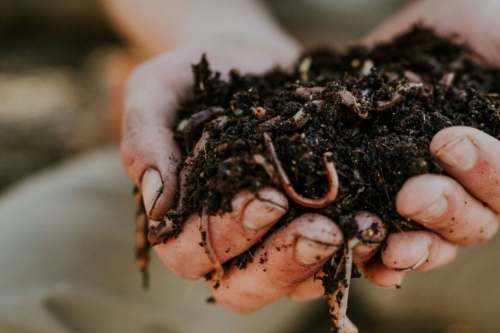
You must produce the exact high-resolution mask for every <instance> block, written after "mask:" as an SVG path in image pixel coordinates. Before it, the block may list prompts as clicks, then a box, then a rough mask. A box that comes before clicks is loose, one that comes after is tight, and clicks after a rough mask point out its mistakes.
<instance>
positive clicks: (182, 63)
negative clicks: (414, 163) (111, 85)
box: [122, 38, 386, 312]
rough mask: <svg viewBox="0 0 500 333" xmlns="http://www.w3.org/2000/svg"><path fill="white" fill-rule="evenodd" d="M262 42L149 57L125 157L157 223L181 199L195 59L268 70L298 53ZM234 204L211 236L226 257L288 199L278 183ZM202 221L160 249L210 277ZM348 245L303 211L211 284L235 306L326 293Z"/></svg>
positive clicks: (173, 263)
mask: <svg viewBox="0 0 500 333" xmlns="http://www.w3.org/2000/svg"><path fill="white" fill-rule="evenodd" d="M264 46H266V45H259V44H256V43H253V42H252V41H243V40H241V39H240V40H234V39H227V38H220V39H215V40H211V41H206V43H204V44H196V45H187V46H184V47H181V48H179V49H177V50H175V51H172V52H168V53H166V54H165V55H163V56H161V57H159V58H156V59H153V60H151V61H149V62H148V63H145V64H144V65H142V66H141V67H140V68H139V69H137V70H136V72H135V73H134V74H133V75H132V77H131V78H130V79H129V82H128V85H127V90H126V94H125V97H126V98H125V112H124V126H123V139H122V158H123V163H124V166H125V168H126V171H127V173H128V174H129V175H130V177H131V178H132V179H133V180H134V182H135V183H136V184H137V185H138V186H139V188H140V190H141V193H142V194H143V199H144V205H145V207H146V210H147V212H148V215H149V218H150V219H151V225H153V226H154V225H157V224H158V223H159V222H158V221H161V220H162V219H163V217H164V215H165V213H166V212H167V211H168V210H169V209H170V208H172V207H173V206H174V196H175V193H176V187H177V178H176V170H177V165H178V163H179V162H180V152H179V149H178V148H177V146H176V144H175V142H174V140H173V133H172V131H171V130H170V128H171V127H172V126H173V123H174V121H175V120H174V119H175V112H176V109H177V105H178V103H179V101H181V100H182V99H183V98H185V97H187V95H188V92H189V91H190V89H191V86H192V84H193V81H192V74H191V72H190V70H189V69H190V65H191V64H192V63H196V62H197V61H199V57H200V55H201V54H202V53H203V52H206V53H207V56H208V59H209V60H210V62H211V66H212V67H213V68H215V69H217V70H219V71H221V72H222V73H225V72H227V71H228V69H229V68H231V67H237V68H239V69H240V70H241V71H246V72H248V71H250V72H260V71H265V70H267V69H269V68H271V67H273V66H274V65H275V64H276V63H280V64H282V65H283V66H285V65H288V64H290V63H291V62H292V61H294V60H295V59H296V56H297V54H296V51H297V50H295V51H294V52H293V54H289V55H288V57H287V58H279V57H277V56H276V54H277V53H273V52H269V51H268V52H264V51H263V50H272V48H269V47H267V48H266V47H264ZM267 46H268V45H267ZM232 207H233V211H232V212H231V213H227V214H224V215H222V216H220V215H218V216H212V217H210V224H209V236H210V240H211V243H212V247H213V251H214V254H215V256H216V257H217V259H218V260H219V261H220V262H221V263H224V262H227V261H230V260H232V259H233V258H234V257H235V256H237V255H239V254H241V253H243V252H245V251H246V250H247V249H249V248H250V247H251V246H252V245H254V244H255V243H256V242H257V241H258V240H259V239H260V238H262V237H263V236H264V235H265V234H266V233H267V232H268V231H269V230H270V229H271V227H272V226H273V225H274V224H275V223H276V222H277V221H278V220H279V219H280V218H281V217H282V216H283V215H284V214H285V212H286V210H287V208H288V200H287V198H286V197H285V196H284V195H283V194H282V193H281V192H279V191H277V190H276V189H273V188H263V189H261V191H260V192H259V193H258V196H257V197H256V196H255V195H254V194H252V193H251V192H250V191H242V192H241V193H239V194H238V195H236V197H235V198H234V199H233V201H232ZM357 221H358V224H359V229H360V230H364V229H368V228H370V227H371V226H372V223H373V222H374V221H380V220H379V219H378V218H377V217H375V216H373V215H371V214H368V213H360V214H358V216H357ZM200 224H201V221H200V217H199V216H198V214H193V215H192V216H190V217H188V218H187V219H186V221H185V222H184V224H183V227H182V232H181V234H180V235H179V237H178V238H176V239H170V240H169V241H167V242H166V243H165V244H160V245H158V246H155V247H154V248H155V251H156V252H157V254H158V256H159V258H160V259H161V260H162V261H163V262H164V263H165V265H166V266H167V267H169V268H170V269H171V270H172V271H173V272H174V273H176V274H177V275H180V276H182V277H184V278H187V279H197V278H200V277H203V276H205V275H206V274H208V273H209V272H211V271H212V270H213V266H212V263H211V262H210V260H209V258H208V256H207V254H206V253H205V250H204V248H203V247H200V245H199V243H200V241H201V234H200ZM378 236H379V237H380V239H379V241H380V242H379V243H378V244H372V245H364V244H358V245H357V246H356V247H355V248H354V262H355V264H357V265H358V266H362V265H363V264H364V263H365V262H367V261H368V260H369V259H370V258H371V256H372V255H373V254H375V253H376V252H377V251H378V250H379V248H380V245H381V243H382V241H383V239H384V238H385V236H386V233H384V232H381V233H379V234H378ZM342 244H343V236H342V232H341V230H340V229H339V227H338V226H337V225H336V224H335V223H334V222H333V221H331V220H330V219H328V218H326V217H324V216H321V215H317V214H307V215H303V216H300V217H298V218H296V219H295V220H293V221H292V222H291V223H290V224H288V225H287V226H286V227H283V228H281V229H279V230H278V231H277V232H275V233H273V234H272V235H270V236H269V237H268V238H267V239H266V241H265V242H264V243H263V246H262V247H261V248H259V249H258V250H257V251H256V253H255V254H254V261H253V262H252V263H249V264H248V266H247V268H246V269H245V270H239V269H238V267H235V266H232V267H231V268H230V269H228V270H227V271H226V272H225V274H224V278H223V279H222V280H221V282H220V287H219V288H217V289H215V288H213V282H209V287H210V288H212V291H213V293H214V296H215V298H216V300H217V302H218V303H219V304H222V305H223V306H226V307H228V308H230V309H232V310H234V311H237V312H251V311H255V310H257V309H259V308H260V307H262V306H264V305H266V304H268V303H270V302H272V301H274V300H275V299H278V298H280V297H282V296H285V295H288V296H289V297H291V298H292V299H294V300H309V299H313V298H318V297H321V296H322V295H323V293H324V290H323V287H322V285H321V282H320V281H315V280H314V278H313V275H314V274H315V273H317V272H318V271H319V270H320V269H321V267H322V265H323V264H324V263H325V262H326V261H327V260H328V259H329V258H330V257H331V256H332V255H333V254H334V253H335V252H336V251H337V249H338V248H339V247H340V246H341V245H342ZM261 258H262V260H260V259H261Z"/></svg>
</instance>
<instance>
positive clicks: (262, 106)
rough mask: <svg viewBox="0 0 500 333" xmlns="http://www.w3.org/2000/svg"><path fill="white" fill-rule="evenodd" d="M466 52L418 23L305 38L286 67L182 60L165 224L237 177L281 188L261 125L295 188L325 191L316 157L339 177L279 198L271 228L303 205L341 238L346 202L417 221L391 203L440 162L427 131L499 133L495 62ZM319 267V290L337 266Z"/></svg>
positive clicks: (402, 222) (210, 207)
mask: <svg viewBox="0 0 500 333" xmlns="http://www.w3.org/2000/svg"><path fill="white" fill-rule="evenodd" d="M473 58H474V55H473V54H472V53H471V52H470V51H469V50H468V48H467V47H465V46H463V45H461V44H460V43H459V42H458V38H456V39H444V38H441V37H438V36H436V35H435V34H434V33H433V32H432V31H431V30H429V29H426V28H422V27H415V28H413V30H412V31H410V32H409V33H407V34H405V35H402V36H400V37H398V38H397V39H395V40H394V41H393V42H391V43H390V44H381V45H377V46H375V47H374V48H373V49H371V50H368V49H366V48H363V47H360V46H355V47H352V48H350V49H349V50H348V51H347V52H345V53H338V52H335V51H332V50H329V49H316V50H314V51H311V52H308V53H306V54H304V55H303V56H302V57H301V59H299V61H298V62H297V65H296V67H295V69H294V71H293V72H286V71H282V70H280V69H275V70H273V71H271V72H269V73H267V74H264V75H261V76H255V75H242V74H241V73H239V72H238V71H237V70H233V71H232V72H230V73H229V77H228V80H222V79H221V77H220V75H219V74H218V73H214V72H212V71H211V70H210V68H209V64H208V62H207V60H206V59H205V58H203V59H202V61H201V62H200V63H199V64H197V65H195V66H193V70H194V75H195V80H196V84H195V87H194V97H193V98H192V99H191V100H188V101H186V102H185V103H184V105H183V106H182V108H181V110H180V116H179V119H180V122H179V126H178V128H177V134H178V140H179V143H180V144H181V145H182V147H185V149H184V154H185V161H189V165H186V163H184V164H181V166H180V168H182V167H184V168H186V167H187V168H189V173H186V175H185V177H184V180H181V185H180V191H181V193H182V194H181V201H182V202H180V203H179V205H178V209H177V210H176V211H175V212H171V213H169V217H171V219H172V220H173V221H174V226H173V228H174V230H179V226H178V225H175V223H182V220H183V219H184V218H186V217H187V216H188V215H190V214H192V213H201V211H202V208H203V207H204V209H205V210H206V212H207V213H208V214H210V215H214V214H216V213H218V212H221V211H223V212H225V211H230V210H231V199H232V198H233V197H234V196H235V194H236V193H238V192H239V191H241V190H242V189H250V190H252V191H254V192H255V193H257V191H258V190H259V189H260V188H262V187H264V186H274V187H277V188H278V189H280V190H282V191H284V190H285V189H284V188H283V186H282V185H281V182H277V176H276V175H273V172H276V168H275V165H276V164H275V160H274V159H273V156H272V154H271V152H270V150H269V145H267V146H266V137H267V141H269V139H270V140H271V142H272V144H273V146H274V149H275V154H276V158H277V159H278V160H279V162H280V164H281V166H282V168H283V171H284V172H285V174H286V175H287V176H288V179H289V182H290V185H291V186H292V187H293V189H294V190H295V191H296V192H297V194H298V195H300V196H302V197H304V198H310V199H316V198H321V197H323V196H324V195H325V193H327V192H328V191H329V181H328V180H327V169H326V168H325V165H326V162H333V164H334V166H335V170H336V172H337V175H338V182H339V186H338V194H337V197H336V199H335V200H334V201H333V202H327V203H326V204H325V205H324V206H322V207H321V208H317V207H316V208H311V207H306V206H304V205H301V204H298V203H296V202H295V201H293V200H289V201H290V208H289V210H288V212H287V213H286V214H285V216H283V218H282V219H281V220H280V221H279V223H277V224H276V226H275V227H274V228H280V227H282V226H283V225H286V224H287V223H289V222H290V221H291V220H292V219H294V218H295V217H297V216H299V215H301V214H305V213H311V212H314V213H319V214H323V215H325V216H327V217H329V218H331V219H332V220H334V221H336V223H338V225H339V226H340V227H341V229H342V230H343V232H344V235H345V239H346V240H347V239H349V238H352V237H354V236H356V235H355V234H356V232H357V229H356V224H355V222H354V215H355V213H356V212H358V211H368V212H371V213H374V214H376V215H378V216H379V217H380V218H381V219H382V220H383V221H384V222H385V223H386V224H387V226H388V228H389V232H400V231H408V230H418V229H421V228H422V227H421V226H420V225H418V224H416V223H415V222H413V221H411V220H408V219H404V218H402V217H400V216H399V215H398V214H397V212H396V210H395V204H394V203H395V198H396V194H397V192H398V190H399V189H400V188H401V186H402V185H403V183H404V182H405V181H406V180H407V179H408V178H409V177H412V176H415V175H419V174H424V173H437V174H439V173H442V172H443V169H442V167H441V166H440V165H439V164H438V163H437V161H436V160H435V158H434V157H433V156H431V155H430V153H429V144H430V141H431V139H432V137H433V136H434V135H435V134H436V133H437V132H438V131H439V130H441V129H443V128H445V127H450V126H456V125H464V126H471V127H475V128H478V129H480V130H482V131H484V132H485V133H487V134H490V135H492V136H493V137H495V138H498V137H499V134H500V112H499V106H500V101H499V96H498V92H500V72H499V71H498V70H495V69H488V68H484V67H481V66H480V65H478V64H477V63H476V62H474V60H473ZM202 133H204V134H203V136H204V138H203V143H202V145H201V146H200V145H198V149H197V152H196V154H195V156H193V148H192V147H194V146H195V145H196V144H197V142H198V141H199V140H200V138H201V137H202ZM195 149H196V148H195ZM325 153H328V157H327V158H325V160H324V154H325ZM179 172H180V169H179ZM175 235H176V232H175V231H174V232H173V233H170V234H169V235H168V237H171V236H175ZM168 237H164V238H163V239H161V241H166V239H167V238H168ZM262 241H263V240H261V241H260V242H259V243H258V244H256V245H255V246H254V247H253V248H252V249H250V250H249V251H248V252H247V253H244V254H242V255H240V256H239V257H238V258H237V260H235V261H233V262H232V263H231V264H234V263H236V264H237V265H238V266H239V267H241V268H244V267H245V263H246V262H248V261H251V260H259V258H252V256H251V255H249V254H251V252H252V251H253V249H255V248H257V247H258V246H260V245H261V244H262ZM342 253H344V251H339V252H338V253H337V256H341V255H342ZM339 260H340V259H339ZM354 270H355V268H354ZM324 271H325V276H324V277H323V278H322V279H323V284H324V286H325V292H326V294H329V295H330V294H332V293H333V292H334V291H335V290H336V289H337V287H338V285H339V281H342V280H343V278H344V276H343V275H344V273H342V272H341V273H340V274H337V276H334V275H335V272H336V271H337V269H336V267H335V261H334V260H333V261H332V263H331V264H330V263H329V264H327V265H325V267H324ZM354 273H355V275H358V274H357V272H354Z"/></svg>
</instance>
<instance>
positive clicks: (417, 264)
mask: <svg viewBox="0 0 500 333" xmlns="http://www.w3.org/2000/svg"><path fill="white" fill-rule="evenodd" d="M427 259H429V250H426V251H425V253H424V255H423V256H422V258H420V260H419V261H417V262H416V263H415V264H414V265H413V266H411V267H408V268H403V269H396V270H397V271H399V272H409V271H413V270H415V269H417V268H419V267H421V266H422V265H423V264H425V262H426V261H427Z"/></svg>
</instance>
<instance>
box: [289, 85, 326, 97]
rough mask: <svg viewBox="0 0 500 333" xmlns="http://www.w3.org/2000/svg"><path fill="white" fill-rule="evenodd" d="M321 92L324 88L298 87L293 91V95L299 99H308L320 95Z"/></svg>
mask: <svg viewBox="0 0 500 333" xmlns="http://www.w3.org/2000/svg"><path fill="white" fill-rule="evenodd" d="M323 90H325V87H309V88H306V87H299V88H297V89H296V90H295V93H296V94H297V95H299V96H300V97H304V98H310V97H311V95H313V94H316V93H320V92H322V91H323Z"/></svg>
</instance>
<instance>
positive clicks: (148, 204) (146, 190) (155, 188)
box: [142, 169, 163, 217]
mask: <svg viewBox="0 0 500 333" xmlns="http://www.w3.org/2000/svg"><path fill="white" fill-rule="evenodd" d="M162 192H163V183H162V180H161V176H160V173H159V172H158V171H157V170H155V169H148V170H146V171H145V172H144V174H143V176H142V200H143V202H144V207H145V208H146V213H147V214H148V217H149V216H150V215H151V212H152V211H153V208H154V206H155V204H156V200H157V199H158V197H159V196H160V194H161V193H162Z"/></svg>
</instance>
